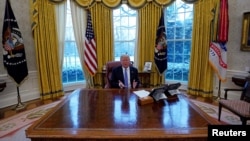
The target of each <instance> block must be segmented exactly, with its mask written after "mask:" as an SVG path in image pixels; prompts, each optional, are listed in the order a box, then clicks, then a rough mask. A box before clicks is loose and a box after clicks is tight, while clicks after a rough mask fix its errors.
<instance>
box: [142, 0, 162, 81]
mask: <svg viewBox="0 0 250 141" xmlns="http://www.w3.org/2000/svg"><path fill="white" fill-rule="evenodd" d="M161 12H162V7H161V6H158V5H156V4H154V3H148V4H147V5H146V6H144V7H143V8H141V9H139V10H138V14H139V15H138V17H139V29H138V32H139V33H138V57H137V59H138V69H139V70H143V66H144V63H145V62H148V61H150V62H152V63H153V62H154V49H155V39H156V31H157V28H158V24H159V21H160V16H161ZM164 80H165V77H164V75H162V76H161V75H159V73H158V71H157V69H156V65H155V64H154V63H153V66H152V73H151V82H150V83H151V84H150V85H151V86H157V85H161V84H163V83H164Z"/></svg>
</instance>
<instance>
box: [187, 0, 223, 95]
mask: <svg viewBox="0 0 250 141" xmlns="http://www.w3.org/2000/svg"><path fill="white" fill-rule="evenodd" d="M218 1H219V0H200V1H199V2H197V3H195V4H194V21H193V39H192V51H191V58H190V73H189V81H188V91H187V93H188V94H191V95H200V96H203V97H212V96H213V70H212V68H211V66H210V65H209V43H210V40H211V32H210V30H211V21H212V20H213V17H214V15H213V10H214V8H215V7H216V4H218V3H217V2H218Z"/></svg>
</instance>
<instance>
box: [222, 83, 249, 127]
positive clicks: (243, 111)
mask: <svg viewBox="0 0 250 141" xmlns="http://www.w3.org/2000/svg"><path fill="white" fill-rule="evenodd" d="M249 96H250V81H247V82H246V84H245V87H244V89H242V94H241V98H240V99H239V100H227V99H220V100H219V115H218V120H219V121H220V115H221V109H222V107H223V108H225V109H228V110H229V111H231V112H232V113H234V114H236V115H237V116H239V117H240V120H241V121H242V125H246V122H247V120H250V102H249V99H250V97H249Z"/></svg>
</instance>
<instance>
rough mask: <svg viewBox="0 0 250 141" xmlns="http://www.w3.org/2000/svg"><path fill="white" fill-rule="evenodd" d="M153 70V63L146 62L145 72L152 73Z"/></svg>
mask: <svg viewBox="0 0 250 141" xmlns="http://www.w3.org/2000/svg"><path fill="white" fill-rule="evenodd" d="M151 69H152V62H145V64H144V68H143V71H151Z"/></svg>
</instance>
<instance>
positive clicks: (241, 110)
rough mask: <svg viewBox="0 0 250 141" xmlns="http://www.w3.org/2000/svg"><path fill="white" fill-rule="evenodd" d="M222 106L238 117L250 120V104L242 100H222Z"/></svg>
mask: <svg viewBox="0 0 250 141" xmlns="http://www.w3.org/2000/svg"><path fill="white" fill-rule="evenodd" d="M220 104H222V105H224V107H225V108H227V109H231V110H230V111H231V112H233V113H236V114H238V115H242V116H244V117H248V118H250V103H248V102H246V101H242V100H224V99H222V100H220Z"/></svg>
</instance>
